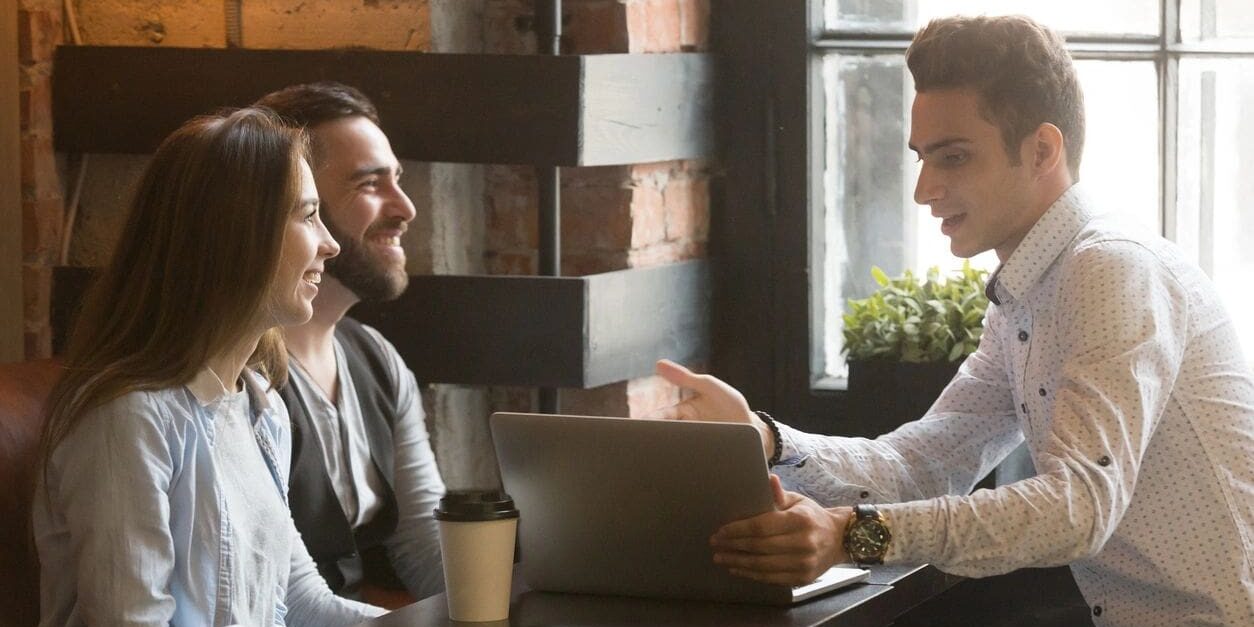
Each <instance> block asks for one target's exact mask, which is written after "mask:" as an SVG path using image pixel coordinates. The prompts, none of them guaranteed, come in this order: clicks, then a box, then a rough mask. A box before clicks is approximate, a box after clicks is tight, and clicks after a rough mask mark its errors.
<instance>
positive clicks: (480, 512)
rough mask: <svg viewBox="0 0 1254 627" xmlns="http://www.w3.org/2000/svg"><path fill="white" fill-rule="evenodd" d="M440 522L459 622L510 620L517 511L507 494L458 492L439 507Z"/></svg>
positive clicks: (447, 591)
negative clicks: (510, 595) (510, 592)
mask: <svg viewBox="0 0 1254 627" xmlns="http://www.w3.org/2000/svg"><path fill="white" fill-rule="evenodd" d="M435 519H436V520H438V521H440V551H441V552H442V553H443V562H444V596H445V597H447V598H448V615H449V618H451V619H453V620H455V621H465V622H485V621H496V620H505V619H506V618H509V591H510V579H511V577H512V575H513V569H514V537H515V533H516V531H517V529H518V510H517V509H514V500H513V499H511V498H510V497H509V495H508V494H506V493H504V492H500V491H488V490H455V491H450V492H449V493H447V494H445V495H444V498H442V499H440V504H439V506H438V507H436V508H435Z"/></svg>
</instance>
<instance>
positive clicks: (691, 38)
mask: <svg viewBox="0 0 1254 627" xmlns="http://www.w3.org/2000/svg"><path fill="white" fill-rule="evenodd" d="M679 45H680V48H682V49H683V50H686V51H695V50H706V49H708V48H709V47H710V0H680V2H679Z"/></svg>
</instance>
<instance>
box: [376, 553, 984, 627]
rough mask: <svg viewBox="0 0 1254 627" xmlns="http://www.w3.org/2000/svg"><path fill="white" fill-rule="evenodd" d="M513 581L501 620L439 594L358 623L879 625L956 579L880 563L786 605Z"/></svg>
mask: <svg viewBox="0 0 1254 627" xmlns="http://www.w3.org/2000/svg"><path fill="white" fill-rule="evenodd" d="M518 579H519V578H518V577H515V586H514V591H513V599H512V600H511V602H510V617H509V620H504V621H498V622H494V623H455V622H453V621H451V620H449V617H448V603H447V602H446V601H445V598H444V595H442V594H440V595H436V596H433V597H431V598H428V599H424V600H422V601H419V602H418V603H414V604H413V605H409V606H407V607H403V608H401V609H399V610H396V611H395V612H392V613H391V614H388V615H386V616H381V617H379V618H376V619H374V620H371V621H367V622H365V623H363V625H367V626H369V627H401V626H405V627H432V626H442V625H484V626H492V627H497V626H504V625H510V626H511V627H523V626H525V627H542V626H558V625H561V626H563V627H618V626H624V627H626V626H628V625H631V626H635V625H696V626H702V625H708V626H711V627H715V626H718V627H734V626H737V625H744V626H749V625H754V626H757V625H764V626H778V627H803V626H804V627H812V626H817V625H827V626H829V627H884V626H886V625H889V624H891V623H892V621H893V619H895V618H896V617H898V616H900V615H901V614H903V613H904V612H906V611H907V610H909V609H910V608H912V607H914V606H916V605H918V604H920V603H922V602H924V601H926V600H928V599H931V598H933V597H935V596H936V595H938V594H940V593H941V592H944V591H945V590H946V589H948V588H949V587H950V586H952V585H954V584H955V583H957V582H958V581H960V580H961V578H959V577H955V576H953V575H946V574H944V573H942V572H940V571H939V570H936V569H935V568H932V567H931V566H915V567H901V566H884V567H879V568H876V569H873V570H872V571H871V577H870V578H869V579H868V580H867V582H866V583H861V584H854V585H852V586H850V587H848V588H844V589H841V590H838V591H836V592H833V593H831V594H828V595H825V596H821V597H819V598H816V599H810V600H808V601H804V602H802V603H800V604H798V605H794V606H792V607H772V606H764V605H747V604H737V603H711V602H706V601H676V600H666V599H639V598H632V597H615V596H601V595H589V594H558V593H553V592H537V591H534V590H528V589H527V588H526V586H525V585H522V584H520V583H519V582H518Z"/></svg>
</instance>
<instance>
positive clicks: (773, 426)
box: [753, 411, 784, 468]
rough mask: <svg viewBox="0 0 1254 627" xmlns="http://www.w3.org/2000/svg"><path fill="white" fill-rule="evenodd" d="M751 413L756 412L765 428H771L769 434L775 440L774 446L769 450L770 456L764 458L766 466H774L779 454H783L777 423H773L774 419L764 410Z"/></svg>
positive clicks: (782, 444)
mask: <svg viewBox="0 0 1254 627" xmlns="http://www.w3.org/2000/svg"><path fill="white" fill-rule="evenodd" d="M753 413H755V414H757V415H758V418H761V419H762V422H765V423H766V428H767V429H770V430H771V436H773V438H774V440H775V448H774V449H773V450H772V451H771V458H770V459H768V460H766V467H767V468H774V467H775V465H776V464H778V463H779V458H780V456H782V455H783V454H784V442H783V438H782V437H781V436H780V434H779V425H778V424H776V423H775V419H774V418H772V417H771V415H770V414H768V413H766V412H764V411H755V412H753Z"/></svg>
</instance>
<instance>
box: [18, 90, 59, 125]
mask: <svg viewBox="0 0 1254 627" xmlns="http://www.w3.org/2000/svg"><path fill="white" fill-rule="evenodd" d="M18 105H19V109H20V116H21V119H22V122H21V130H22V132H23V133H30V134H33V135H38V136H40V137H52V88H51V81H48V80H36V81H34V82H33V83H32V84H31V85H30V86H29V87H27V88H25V89H23V90H21V93H20V94H19V97H18Z"/></svg>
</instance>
